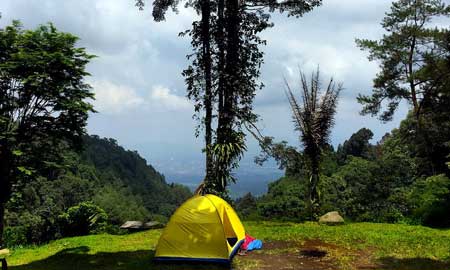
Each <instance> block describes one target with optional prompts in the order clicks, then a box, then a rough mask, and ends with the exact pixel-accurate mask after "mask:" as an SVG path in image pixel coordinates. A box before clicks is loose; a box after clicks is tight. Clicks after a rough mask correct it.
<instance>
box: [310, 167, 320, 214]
mask: <svg viewBox="0 0 450 270" xmlns="http://www.w3.org/2000/svg"><path fill="white" fill-rule="evenodd" d="M319 166H320V162H319V160H311V177H310V179H309V186H308V189H309V207H310V209H309V210H310V214H311V220H316V219H317V217H318V215H319V208H320V199H319V192H318V191H317V186H318V184H319Z"/></svg>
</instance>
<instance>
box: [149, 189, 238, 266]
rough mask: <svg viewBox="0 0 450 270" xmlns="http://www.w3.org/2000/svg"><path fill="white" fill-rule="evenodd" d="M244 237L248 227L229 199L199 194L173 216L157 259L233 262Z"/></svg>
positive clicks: (161, 240)
mask: <svg viewBox="0 0 450 270" xmlns="http://www.w3.org/2000/svg"><path fill="white" fill-rule="evenodd" d="M244 239H245V229H244V226H243V225H242V223H241V221H240V220H239V217H238V215H237V214H236V212H235V211H234V210H233V208H232V207H231V206H230V205H229V204H228V203H227V202H226V201H224V200H223V199H221V198H219V197H217V196H214V195H211V194H207V195H204V196H200V195H196V196H194V197H192V198H190V199H189V200H187V201H186V202H185V203H184V204H183V205H181V206H180V207H179V208H178V209H177V210H176V211H175V213H174V214H173V215H172V217H171V218H170V221H169V223H168V224H167V226H166V228H165V229H164V231H163V233H162V235H161V237H160V238H159V241H158V245H157V246H156V254H155V260H157V261H165V260H169V261H170V260H173V261H177V260H178V261H206V262H222V263H229V262H231V260H232V259H233V256H234V255H235V254H236V252H237V251H238V249H239V247H240V245H241V244H242V242H243V241H244Z"/></svg>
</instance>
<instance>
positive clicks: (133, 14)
mask: <svg viewBox="0 0 450 270" xmlns="http://www.w3.org/2000/svg"><path fill="white" fill-rule="evenodd" d="M391 2H392V1H389V0H324V1H323V5H322V6H321V7H319V8H317V9H315V10H314V11H313V12H311V13H309V14H306V15H305V16H304V17H303V18H299V19H296V18H287V17H285V16H284V15H283V14H281V15H280V14H274V15H273V17H272V19H273V21H274V23H275V27H273V28H272V29H269V30H267V31H266V32H264V34H263V37H264V38H265V39H266V40H267V46H266V47H264V51H265V53H266V55H265V64H264V66H263V67H262V76H261V80H262V82H264V84H265V85H266V87H265V88H264V89H263V90H262V91H260V92H259V93H258V94H257V96H256V100H255V109H256V111H257V113H258V114H259V115H260V116H261V122H260V123H259V126H260V127H261V128H262V130H263V132H264V134H266V135H270V136H274V137H275V138H276V139H278V140H287V141H289V142H290V143H291V144H293V145H298V134H297V133H295V132H294V131H293V124H292V121H291V116H290V111H289V106H288V103H287V100H286V98H285V96H284V92H283V87H284V84H283V77H286V78H287V79H288V81H289V82H290V84H291V86H292V87H293V88H298V87H297V86H298V70H299V68H301V69H302V70H304V71H306V72H308V73H309V72H311V71H312V70H313V69H315V68H316V67H317V66H320V68H321V70H322V75H323V78H324V79H328V78H329V77H330V76H334V78H335V79H336V80H338V81H341V82H343V83H344V86H345V91H344V92H343V95H342V98H341V99H340V104H339V108H338V114H337V118H336V126H335V127H334V129H333V134H332V143H333V145H335V146H336V145H337V144H339V143H341V142H343V141H344V140H345V139H347V138H348V137H349V136H350V135H351V134H352V133H353V132H355V131H357V130H358V129H359V128H362V127H368V128H370V129H371V130H372V131H373V132H374V133H375V138H374V141H376V140H378V139H380V138H381V136H382V135H383V134H385V133H386V132H388V131H389V130H391V129H392V128H394V127H396V126H397V125H398V123H399V120H401V119H402V118H403V117H404V116H405V114H406V105H403V106H402V108H401V110H400V111H399V112H398V113H397V114H396V118H395V120H394V121H392V122H390V123H387V124H383V123H381V122H380V121H378V120H377V119H376V118H372V117H370V116H360V115H359V113H358V112H359V110H360V109H361V106H360V105H359V104H358V103H357V102H356V99H355V98H356V96H357V94H358V93H369V92H370V89H371V88H370V87H371V82H372V78H373V77H374V75H375V74H376V72H377V64H376V63H371V62H369V61H368V60H367V55H366V54H365V53H364V52H361V51H360V50H359V49H358V48H357V47H356V46H355V42H354V40H355V38H370V39H377V38H380V37H381V36H382V34H383V29H382V28H381V26H380V22H381V20H382V18H383V16H384V13H385V12H386V11H388V10H389V7H390V4H391ZM147 6H148V7H150V2H147ZM0 12H1V13H2V18H1V19H0V27H4V26H5V25H7V24H10V22H11V20H13V19H19V20H21V21H22V23H23V24H24V26H25V27H26V28H33V27H36V26H37V25H39V24H43V23H47V22H53V23H54V24H55V26H56V27H57V28H58V29H59V30H61V31H66V32H71V33H73V34H75V35H77V36H78V37H80V42H79V46H82V47H85V48H87V50H88V51H89V52H90V53H92V54H95V55H97V56H98V58H96V59H94V60H93V61H92V63H90V64H89V66H88V70H89V72H90V73H91V74H92V76H91V77H90V78H88V81H89V82H90V83H91V84H92V86H93V87H94V91H95V93H96V97H97V98H96V101H95V106H96V109H97V110H98V111H99V113H96V114H93V115H92V116H91V117H90V119H89V125H88V130H89V133H91V134H98V135H100V136H102V137H112V138H115V139H117V140H118V141H119V143H120V144H121V145H123V146H124V147H126V148H129V149H133V150H137V151H138V152H139V153H141V155H143V156H144V157H145V158H146V159H147V160H148V162H149V163H151V164H152V165H154V166H155V167H156V168H157V169H158V170H160V171H161V172H162V173H164V174H165V175H166V176H167V177H168V180H169V181H171V180H175V181H182V180H184V181H185V182H189V181H191V182H193V183H195V182H198V179H200V178H201V174H202V171H203V169H202V164H203V163H202V154H201V150H200V149H201V145H202V140H201V138H195V136H194V131H193V128H194V126H195V122H194V121H193V120H192V118H191V116H192V113H193V108H192V105H191V103H190V102H189V101H188V100H187V99H186V98H185V86H184V82H183V78H182V76H181V75H180V73H181V71H182V70H183V68H184V67H186V65H187V60H186V58H185V55H186V54H188V53H189V52H190V50H191V48H190V44H189V39H188V38H179V37H178V33H179V32H181V31H183V30H186V29H188V28H190V24H191V22H192V20H193V19H195V17H196V14H195V13H194V12H193V11H192V10H190V9H184V8H180V11H179V14H170V15H169V16H168V17H167V19H166V21H164V22H160V23H156V22H153V20H152V17H151V10H150V9H149V8H147V9H145V10H144V11H139V10H138V9H137V8H136V7H135V6H134V0H63V1H61V0H1V1H0ZM248 144H249V152H248V153H247V155H246V158H245V159H244V160H243V162H242V169H241V173H242V174H247V175H252V174H253V177H255V175H256V176H257V177H262V178H264V177H265V178H270V177H272V178H273V177H275V176H274V175H277V174H279V173H280V172H277V170H276V169H275V166H273V164H268V165H267V166H265V167H263V168H260V167H256V166H255V165H254V164H253V163H252V159H253V156H254V155H255V154H256V153H258V147H257V144H256V142H255V141H254V140H252V139H251V138H250V139H249V142H248ZM261 175H262V176H261Z"/></svg>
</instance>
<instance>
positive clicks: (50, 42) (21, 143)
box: [0, 21, 94, 245]
mask: <svg viewBox="0 0 450 270" xmlns="http://www.w3.org/2000/svg"><path fill="white" fill-rule="evenodd" d="M0 40H1V42H0V236H2V234H3V216H4V210H5V203H6V202H7V201H8V199H9V198H10V196H11V193H12V189H13V187H14V188H17V186H18V184H20V181H25V180H32V179H33V178H34V177H35V172H36V171H39V172H43V171H45V170H47V171H51V170H52V168H53V167H54V165H55V163H53V162H51V161H54V160H55V158H57V157H58V156H59V153H60V152H61V149H62V148H69V147H71V148H75V149H77V148H79V147H80V146H81V136H82V135H83V134H84V133H85V126H86V120H87V118H88V113H89V112H93V107H92V105H91V104H90V103H89V102H88V101H87V99H92V98H93V97H94V95H93V93H92V92H91V87H90V86H89V85H88V84H87V83H85V81H84V77H85V76H87V75H89V74H88V73H87V72H86V71H85V67H86V65H87V64H88V63H89V61H90V60H91V59H92V58H93V55H90V54H88V53H86V51H85V49H84V48H77V47H75V43H76V41H77V40H78V38H77V37H75V36H73V35H71V34H68V33H62V32H59V31H57V29H56V28H55V27H54V26H53V25H52V24H48V25H42V26H39V27H38V28H37V29H36V30H23V29H22V27H21V25H20V23H19V22H18V21H14V22H13V24H12V25H10V26H7V27H6V28H4V29H0ZM0 238H1V237H0ZM0 245H1V241H0Z"/></svg>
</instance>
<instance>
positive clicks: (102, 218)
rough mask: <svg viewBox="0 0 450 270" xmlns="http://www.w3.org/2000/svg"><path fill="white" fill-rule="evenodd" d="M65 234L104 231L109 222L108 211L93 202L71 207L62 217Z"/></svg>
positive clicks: (73, 234)
mask: <svg viewBox="0 0 450 270" xmlns="http://www.w3.org/2000/svg"><path fill="white" fill-rule="evenodd" d="M59 218H60V222H61V223H62V234H63V236H79V235H88V234H91V233H96V232H102V231H103V230H104V229H105V226H106V224H107V220H108V215H107V214H106V212H105V211H104V210H103V209H101V208H100V207H98V206H97V205H95V204H93V203H91V202H82V203H80V204H79V205H76V206H72V207H70V208H69V209H68V210H67V212H66V213H64V214H62V215H61V216H60V217H59Z"/></svg>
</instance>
